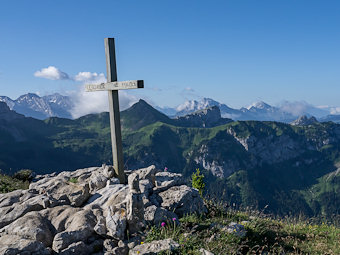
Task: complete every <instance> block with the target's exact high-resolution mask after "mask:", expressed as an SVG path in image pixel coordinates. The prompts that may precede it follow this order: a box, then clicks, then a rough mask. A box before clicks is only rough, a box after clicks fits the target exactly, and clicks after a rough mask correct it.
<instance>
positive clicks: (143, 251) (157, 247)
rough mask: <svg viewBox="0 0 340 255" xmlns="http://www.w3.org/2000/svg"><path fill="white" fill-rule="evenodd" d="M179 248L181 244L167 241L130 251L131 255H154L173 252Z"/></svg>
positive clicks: (142, 245) (156, 242)
mask: <svg viewBox="0 0 340 255" xmlns="http://www.w3.org/2000/svg"><path fill="white" fill-rule="evenodd" d="M178 247H179V244H178V243H176V242H175V241H174V240H172V239H170V238H169V239H165V240H160V241H153V242H151V243H145V244H141V245H137V246H136V247H134V248H133V249H132V250H131V251H130V253H129V254H130V255H138V254H139V255H154V254H159V253H160V252H166V251H173V250H175V249H176V248H178Z"/></svg>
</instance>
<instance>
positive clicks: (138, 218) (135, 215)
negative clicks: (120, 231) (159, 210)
mask: <svg viewBox="0 0 340 255" xmlns="http://www.w3.org/2000/svg"><path fill="white" fill-rule="evenodd" d="M126 206H127V222H128V228H129V232H130V233H131V234H133V233H137V232H138V231H141V230H142V229H143V228H144V226H145V222H144V203H143V195H142V194H136V193H132V192H130V193H129V194H128V200H127V205H126Z"/></svg>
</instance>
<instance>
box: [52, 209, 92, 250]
mask: <svg viewBox="0 0 340 255" xmlns="http://www.w3.org/2000/svg"><path fill="white" fill-rule="evenodd" d="M95 225H96V217H95V215H94V214H93V212H92V211H91V210H82V211H79V212H77V213H75V215H73V217H72V218H70V219H68V220H67V221H66V222H65V231H63V232H60V233H58V234H56V235H55V236H54V239H53V245H52V249H53V250H54V251H56V252H60V251H62V250H64V249H66V248H67V247H68V246H69V245H71V244H72V243H76V242H79V241H85V240H87V238H89V237H90V236H92V235H93V234H94V233H95V232H94V227H95Z"/></svg>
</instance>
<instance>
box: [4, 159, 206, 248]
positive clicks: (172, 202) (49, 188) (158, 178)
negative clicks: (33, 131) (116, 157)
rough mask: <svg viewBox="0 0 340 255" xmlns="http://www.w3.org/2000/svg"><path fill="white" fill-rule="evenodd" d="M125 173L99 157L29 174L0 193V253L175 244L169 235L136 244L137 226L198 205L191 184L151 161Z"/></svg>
mask: <svg viewBox="0 0 340 255" xmlns="http://www.w3.org/2000/svg"><path fill="white" fill-rule="evenodd" d="M127 174H128V184H127V185H124V184H120V183H119V181H118V179H116V178H114V171H113V168H112V167H111V166H105V165H103V166H102V167H92V168H85V169H79V170H76V171H73V172H62V173H60V174H48V175H41V176H37V177H36V179H35V181H34V182H32V183H31V185H30V187H29V189H28V190H17V191H13V192H10V193H7V194H0V215H1V217H0V254H25V255H26V254H28V255H29V254H35V255H39V254H78V255H81V254H105V255H109V254H129V253H130V254H137V253H138V254H156V253H157V252H159V251H163V250H164V251H165V250H172V249H175V248H176V247H178V244H177V243H176V242H174V241H173V240H171V239H167V240H162V241H155V242H152V243H146V244H142V245H141V244H140V234H141V233H142V231H143V230H144V229H145V228H146V226H147V225H159V224H160V223H161V222H163V221H171V220H172V219H174V218H176V219H178V216H180V217H181V216H183V215H185V214H189V213H204V212H206V208H205V206H204V204H203V201H202V199H201V198H200V196H199V193H198V191H197V190H195V189H193V188H190V187H188V186H186V185H184V182H183V178H182V176H181V175H180V174H174V173H170V172H162V171H159V170H157V169H156V168H155V166H150V167H148V168H144V169H139V170H136V171H132V172H131V171H130V172H127ZM177 223H178V221H177ZM127 235H129V238H128V236H127Z"/></svg>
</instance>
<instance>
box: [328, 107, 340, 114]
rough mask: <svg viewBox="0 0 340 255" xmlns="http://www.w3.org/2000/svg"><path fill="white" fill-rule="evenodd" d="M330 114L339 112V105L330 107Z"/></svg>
mask: <svg viewBox="0 0 340 255" xmlns="http://www.w3.org/2000/svg"><path fill="white" fill-rule="evenodd" d="M330 114H335V115H336V114H340V107H331V108H330Z"/></svg>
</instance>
